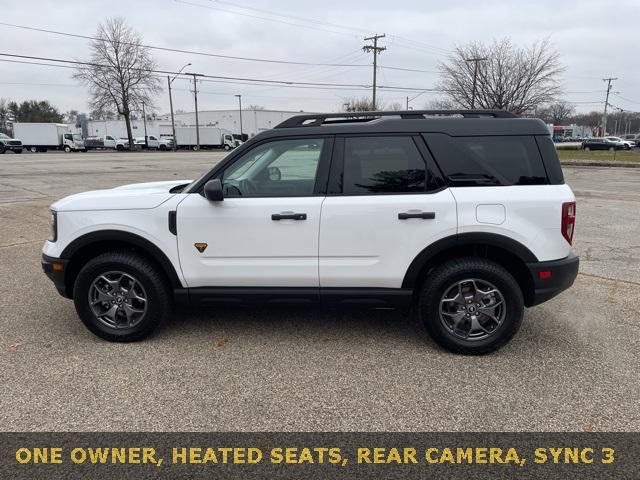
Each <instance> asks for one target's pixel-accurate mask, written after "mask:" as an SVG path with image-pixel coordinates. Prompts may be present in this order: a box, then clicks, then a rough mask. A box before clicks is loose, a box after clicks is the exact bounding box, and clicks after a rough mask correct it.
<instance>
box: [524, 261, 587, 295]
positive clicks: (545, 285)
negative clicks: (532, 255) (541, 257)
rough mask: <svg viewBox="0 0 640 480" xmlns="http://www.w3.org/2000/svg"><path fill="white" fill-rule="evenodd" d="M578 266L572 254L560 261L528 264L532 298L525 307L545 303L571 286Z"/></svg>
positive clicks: (578, 263) (578, 262)
mask: <svg viewBox="0 0 640 480" xmlns="http://www.w3.org/2000/svg"><path fill="white" fill-rule="evenodd" d="M579 265H580V259H579V258H578V256H577V255H576V254H574V253H572V254H571V255H569V256H568V257H566V258H563V259H561V260H552V261H550V262H534V263H528V264H527V267H528V269H529V272H530V273H531V278H532V279H533V296H532V298H531V299H530V301H528V302H527V307H532V306H534V305H538V304H540V303H543V302H546V301H547V300H549V299H551V298H553V297H555V296H556V295H558V294H559V293H560V292H562V291H564V290H566V289H567V288H569V287H570V286H571V285H573V282H574V280H575V279H576V276H577V275H578V266H579Z"/></svg>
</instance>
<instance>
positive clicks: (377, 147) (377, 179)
mask: <svg viewBox="0 0 640 480" xmlns="http://www.w3.org/2000/svg"><path fill="white" fill-rule="evenodd" d="M342 185H343V193H345V194H350V195H367V194H380V193H413V192H424V191H426V186H427V173H426V166H425V162H424V160H423V158H422V156H421V155H420V152H419V151H418V148H417V147H416V145H415V143H414V141H413V139H412V138H411V137H399V136H393V137H391V136H390V137H350V138H346V139H345V142H344V174H343V179H342Z"/></svg>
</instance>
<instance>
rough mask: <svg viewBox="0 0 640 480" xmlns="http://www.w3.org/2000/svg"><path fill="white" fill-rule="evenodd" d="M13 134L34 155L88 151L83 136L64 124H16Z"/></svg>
mask: <svg viewBox="0 0 640 480" xmlns="http://www.w3.org/2000/svg"><path fill="white" fill-rule="evenodd" d="M13 133H14V135H15V136H16V137H18V138H19V139H20V140H22V145H23V147H24V148H25V149H26V150H29V151H30V152H32V153H36V152H46V151H47V150H64V151H65V152H78V151H83V152H84V151H86V148H85V146H84V141H83V140H82V136H81V135H79V134H77V133H73V132H72V131H71V129H70V128H69V126H68V125H66V124H64V123H14V124H13Z"/></svg>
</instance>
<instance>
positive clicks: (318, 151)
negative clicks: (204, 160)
mask: <svg viewBox="0 0 640 480" xmlns="http://www.w3.org/2000/svg"><path fill="white" fill-rule="evenodd" d="M325 144H326V142H325V140H324V139H322V138H315V139H300V140H298V139H295V140H294V139H287V140H274V141H271V142H267V143H264V144H262V145H259V146H257V147H256V148H254V149H252V150H251V151H249V152H248V153H246V154H245V155H243V156H242V157H241V158H239V159H238V160H236V161H235V162H234V163H233V164H232V165H231V166H230V167H229V168H227V169H226V170H225V171H224V174H223V176H222V185H223V190H224V194H225V196H227V197H304V196H310V195H313V191H314V187H315V182H316V172H317V170H318V163H319V162H320V157H321V155H322V152H323V149H324V148H325V147H326V145H325Z"/></svg>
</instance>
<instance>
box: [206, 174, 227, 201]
mask: <svg viewBox="0 0 640 480" xmlns="http://www.w3.org/2000/svg"><path fill="white" fill-rule="evenodd" d="M204 196H205V198H206V199H207V200H209V201H211V202H221V201H222V200H224V195H223V193H222V182H221V181H220V179H219V178H214V179H213V180H209V181H208V182H207V183H205V184H204Z"/></svg>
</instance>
